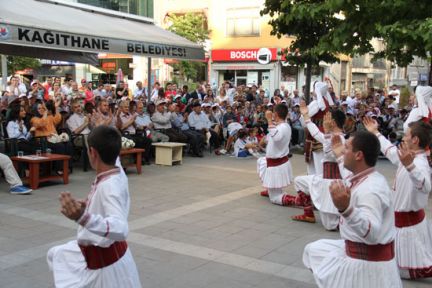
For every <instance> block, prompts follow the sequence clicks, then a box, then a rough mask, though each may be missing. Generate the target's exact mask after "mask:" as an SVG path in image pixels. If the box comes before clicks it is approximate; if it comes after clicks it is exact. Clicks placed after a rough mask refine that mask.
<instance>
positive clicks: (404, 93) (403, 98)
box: [399, 86, 411, 109]
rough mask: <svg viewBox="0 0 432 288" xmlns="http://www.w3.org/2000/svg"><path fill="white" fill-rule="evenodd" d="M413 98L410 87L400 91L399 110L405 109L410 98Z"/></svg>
mask: <svg viewBox="0 0 432 288" xmlns="http://www.w3.org/2000/svg"><path fill="white" fill-rule="evenodd" d="M410 96H411V93H410V90H409V89H408V87H406V86H404V87H402V88H401V90H400V98H399V108H401V109H402V108H404V107H405V106H407V105H408V102H409V98H410Z"/></svg>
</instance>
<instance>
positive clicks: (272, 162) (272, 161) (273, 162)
mask: <svg viewBox="0 0 432 288" xmlns="http://www.w3.org/2000/svg"><path fill="white" fill-rule="evenodd" d="M266 160H267V168H268V167H276V166H280V165H282V164H284V163H286V162H288V160H289V159H288V156H285V157H282V158H266Z"/></svg>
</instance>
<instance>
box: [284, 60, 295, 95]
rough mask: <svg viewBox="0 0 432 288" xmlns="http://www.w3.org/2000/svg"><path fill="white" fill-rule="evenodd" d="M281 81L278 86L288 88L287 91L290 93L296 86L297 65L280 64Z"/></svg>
mask: <svg viewBox="0 0 432 288" xmlns="http://www.w3.org/2000/svg"><path fill="white" fill-rule="evenodd" d="M281 68H282V69H281V82H280V88H281V89H284V90H288V92H289V93H292V92H293V91H294V90H295V89H298V87H297V76H298V67H296V66H286V67H285V66H282V67H281Z"/></svg>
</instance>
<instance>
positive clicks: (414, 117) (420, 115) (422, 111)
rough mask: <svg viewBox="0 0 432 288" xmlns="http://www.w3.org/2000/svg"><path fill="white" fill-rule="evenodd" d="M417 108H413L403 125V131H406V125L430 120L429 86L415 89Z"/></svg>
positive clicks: (431, 105) (431, 91)
mask: <svg viewBox="0 0 432 288" xmlns="http://www.w3.org/2000/svg"><path fill="white" fill-rule="evenodd" d="M415 95H416V100H417V107H414V108H413V109H412V110H411V112H410V114H409V116H408V118H407V120H406V121H405V123H404V131H405V132H406V131H407V130H408V125H409V124H410V123H411V122H416V121H418V120H423V121H424V122H428V121H429V120H431V119H432V87H431V86H418V87H417V88H416V92H415Z"/></svg>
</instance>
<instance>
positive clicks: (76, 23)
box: [0, 0, 204, 64]
mask: <svg viewBox="0 0 432 288" xmlns="http://www.w3.org/2000/svg"><path fill="white" fill-rule="evenodd" d="M0 7H1V9H0V54H6V55H21V56H22V55H27V56H31V57H37V58H43V59H53V60H63V61H71V62H82V63H90V64H93V63H95V62H96V61H97V54H96V53H117V54H130V55H141V56H145V57H154V58H176V59H183V60H203V59H204V50H203V49H202V47H201V46H199V45H198V44H195V43H193V42H191V41H189V40H187V39H184V38H182V37H180V36H178V35H176V34H174V33H171V32H169V31H166V30H164V29H162V28H160V27H158V26H156V25H154V23H153V22H152V20H151V19H148V18H144V17H137V16H130V15H128V14H124V13H118V12H111V11H109V10H106V9H100V8H96V7H92V6H88V5H81V4H76V3H73V4H71V3H67V2H64V1H51V0H20V1H13V3H11V1H9V0H0Z"/></svg>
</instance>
